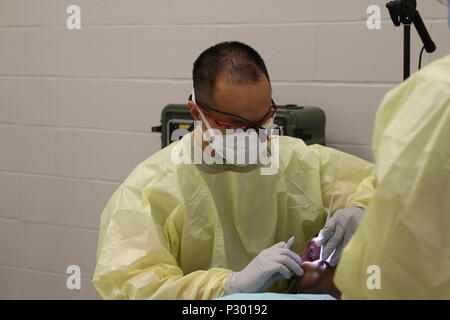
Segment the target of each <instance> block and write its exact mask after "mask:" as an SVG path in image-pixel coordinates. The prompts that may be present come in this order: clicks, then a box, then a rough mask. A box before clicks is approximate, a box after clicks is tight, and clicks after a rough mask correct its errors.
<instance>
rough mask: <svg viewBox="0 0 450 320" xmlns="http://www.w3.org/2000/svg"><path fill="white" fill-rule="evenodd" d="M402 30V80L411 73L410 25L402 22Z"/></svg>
mask: <svg viewBox="0 0 450 320" xmlns="http://www.w3.org/2000/svg"><path fill="white" fill-rule="evenodd" d="M403 30H404V31H403V35H404V42H403V80H406V79H408V78H409V75H410V74H411V71H410V67H411V25H410V24H404V29H403Z"/></svg>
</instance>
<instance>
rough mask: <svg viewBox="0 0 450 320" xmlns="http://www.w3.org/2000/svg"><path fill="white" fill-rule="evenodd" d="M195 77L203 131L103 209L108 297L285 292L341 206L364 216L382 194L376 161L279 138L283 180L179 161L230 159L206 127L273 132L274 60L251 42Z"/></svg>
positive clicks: (217, 50) (204, 64)
mask: <svg viewBox="0 0 450 320" xmlns="http://www.w3.org/2000/svg"><path fill="white" fill-rule="evenodd" d="M193 80H194V90H193V95H192V97H191V99H190V100H189V102H188V104H189V108H190V110H191V114H192V116H193V117H194V119H196V120H199V121H202V122H203V124H202V126H201V127H198V128H197V129H196V130H195V131H194V132H195V133H194V134H188V135H186V136H184V137H183V138H182V139H181V140H180V141H177V142H174V143H172V144H170V145H169V146H168V147H166V148H164V149H162V150H161V151H159V152H157V153H156V154H154V155H152V156H151V157H149V158H148V159H146V160H145V161H143V162H142V163H141V164H139V165H138V166H137V167H136V168H135V169H134V170H133V171H132V172H131V174H130V175H129V176H128V178H127V179H126V180H125V181H124V182H123V183H122V184H121V186H120V187H119V188H118V189H117V190H116V192H115V193H114V194H113V196H112V198H111V199H110V201H109V202H108V204H107V205H106V207H105V209H104V211H103V213H102V217H101V224H100V236H99V244H98V250H97V265H96V269H95V273H94V276H93V284H94V286H95V288H96V290H97V291H98V293H99V294H100V296H101V297H103V298H105V299H213V298H218V297H221V296H224V295H227V294H231V293H256V292H264V291H267V290H271V291H276V292H286V290H287V288H288V286H289V281H291V280H292V281H293V279H294V276H299V275H301V273H302V270H301V268H300V266H299V263H300V261H299V257H298V255H297V254H296V253H298V252H300V251H301V250H302V249H303V247H304V246H305V244H306V242H307V241H308V240H309V239H310V238H311V237H314V236H315V235H316V234H317V233H318V232H319V231H320V229H321V228H322V227H323V226H324V223H325V220H326V217H327V209H328V206H329V205H330V199H331V198H332V197H333V199H334V200H333V205H332V210H337V209H343V210H344V212H347V214H348V215H353V214H354V211H355V210H363V209H361V208H365V207H366V206H367V204H368V203H369V201H370V199H371V197H372V193H373V187H372V185H371V177H373V165H372V164H371V163H369V162H367V161H365V160H362V159H359V158H357V157H355V156H352V155H349V154H346V153H343V152H340V151H337V150H334V149H331V148H327V147H324V146H320V145H313V146H307V145H305V143H304V142H303V141H302V140H300V139H295V138H291V137H286V136H275V137H273V141H272V143H273V144H274V145H275V144H276V145H278V151H279V152H278V156H279V160H278V165H277V171H276V172H275V173H274V174H269V175H263V174H261V169H262V168H261V166H262V165H261V164H258V163H250V164H248V165H235V164H233V163H228V162H226V163H224V164H220V163H219V164H218V163H212V164H206V163H184V162H182V163H175V162H174V161H173V154H174V151H175V150H176V148H178V147H179V146H181V145H188V146H190V147H189V148H199V147H200V148H201V150H203V149H205V148H207V147H208V145H209V146H213V149H214V151H217V154H216V155H219V156H220V152H219V150H218V148H217V145H216V144H214V143H215V142H220V139H218V140H216V139H211V140H210V141H208V142H206V143H201V142H199V141H198V140H197V139H196V137H197V133H198V132H199V130H203V131H206V129H209V128H211V129H216V130H218V131H219V132H221V133H223V132H224V131H225V129H226V128H229V127H235V126H244V127H245V128H247V126H248V125H249V124H251V126H252V127H253V126H258V127H264V126H265V125H267V123H269V124H270V121H271V120H273V117H274V110H275V112H276V107H275V104H274V103H273V101H272V99H271V96H272V91H271V85H270V80H269V75H268V73H267V70H266V67H265V65H264V62H263V60H262V59H261V57H260V56H259V55H258V53H257V52H256V51H255V50H253V49H252V48H250V47H249V46H247V45H245V44H242V43H239V42H225V43H220V44H218V45H216V46H213V47H211V48H209V49H207V50H205V51H204V52H203V53H202V54H201V55H200V56H199V58H198V59H197V60H196V62H195V64H194V71H193ZM206 104H208V105H210V106H214V107H206ZM246 119H247V120H246ZM192 146H194V147H192ZM189 148H187V149H188V150H189ZM235 151H236V152H238V153H240V152H241V151H240V150H235ZM175 153H176V152H175ZM227 154H228V152H227V153H225V155H227ZM355 208H357V209H355ZM345 210H348V211H345ZM292 236H294V238H295V241H294V242H293V243H289V244H287V243H285V241H287V240H288V239H290V238H291V237H292Z"/></svg>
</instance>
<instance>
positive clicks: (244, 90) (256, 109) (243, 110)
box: [213, 77, 272, 118]
mask: <svg viewBox="0 0 450 320" xmlns="http://www.w3.org/2000/svg"><path fill="white" fill-rule="evenodd" d="M271 97H272V89H271V86H270V83H269V81H268V80H267V79H266V78H265V77H264V78H261V79H260V81H257V82H254V83H244V84H237V83H233V82H231V81H228V80H226V79H223V78H221V79H218V81H216V85H215V87H214V95H213V98H214V103H215V104H216V108H217V109H219V110H221V111H225V112H230V113H236V114H239V115H241V116H243V115H244V114H247V115H253V117H255V116H256V118H258V117H257V116H258V115H261V113H264V112H267V108H268V107H269V106H270V102H271ZM255 113H256V115H255ZM244 117H245V116H244Z"/></svg>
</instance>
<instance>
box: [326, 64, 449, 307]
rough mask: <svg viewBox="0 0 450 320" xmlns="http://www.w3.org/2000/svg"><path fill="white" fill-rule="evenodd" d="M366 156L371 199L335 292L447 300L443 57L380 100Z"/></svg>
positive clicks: (446, 140) (445, 70)
mask: <svg viewBox="0 0 450 320" xmlns="http://www.w3.org/2000/svg"><path fill="white" fill-rule="evenodd" d="M373 151H374V155H375V161H376V162H375V163H376V181H377V191H376V192H375V195H374V198H373V200H372V202H371V204H370V205H369V207H368V208H367V210H366V213H365V215H364V217H363V218H362V220H361V223H360V225H359V226H358V229H357V231H356V233H355V235H354V236H353V238H352V239H351V241H350V243H349V245H348V246H347V247H346V249H345V250H344V253H343V255H342V257H341V260H340V264H339V266H338V268H337V271H336V275H335V279H334V281H335V284H336V285H337V287H338V288H339V289H340V290H341V291H342V292H343V298H347V299H450V272H449V270H450V232H449V230H450V196H449V192H450V56H447V57H445V58H443V59H441V60H439V61H436V62H434V63H432V64H430V65H429V66H427V67H426V68H424V69H422V70H421V71H419V72H417V73H415V74H414V75H413V76H412V77H410V78H409V79H408V80H407V81H406V82H404V83H402V84H400V85H399V86H397V87H396V88H395V89H393V90H392V91H390V92H389V93H388V94H387V95H386V97H385V98H384V100H383V102H382V104H381V106H380V109H379V111H378V113H377V117H376V123H375V131H374V139H373Z"/></svg>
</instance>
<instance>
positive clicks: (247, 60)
mask: <svg viewBox="0 0 450 320" xmlns="http://www.w3.org/2000/svg"><path fill="white" fill-rule="evenodd" d="M219 75H225V76H226V77H227V78H228V79H229V80H230V81H232V82H233V83H237V84H251V83H255V82H257V81H258V80H259V79H260V76H261V75H265V76H266V78H267V80H268V81H269V83H270V78H269V73H268V72H267V68H266V65H265V63H264V60H263V59H262V58H261V56H260V55H259V53H258V52H256V50H255V49H253V48H251V47H250V46H248V45H246V44H244V43H242V42H237V41H226V42H221V43H218V44H216V45H214V46H212V47H210V48H208V49H206V50H205V51H203V52H202V53H201V54H200V56H199V57H198V58H197V59H196V60H195V62H194V68H193V70H192V80H193V82H194V90H195V95H196V97H198V99H199V101H205V100H201V99H208V100H209V101H214V95H213V93H214V86H215V84H216V80H217V77H218V76H219Z"/></svg>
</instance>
